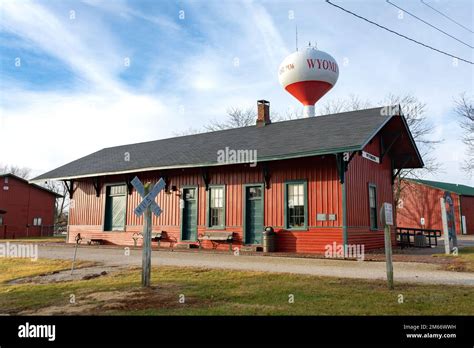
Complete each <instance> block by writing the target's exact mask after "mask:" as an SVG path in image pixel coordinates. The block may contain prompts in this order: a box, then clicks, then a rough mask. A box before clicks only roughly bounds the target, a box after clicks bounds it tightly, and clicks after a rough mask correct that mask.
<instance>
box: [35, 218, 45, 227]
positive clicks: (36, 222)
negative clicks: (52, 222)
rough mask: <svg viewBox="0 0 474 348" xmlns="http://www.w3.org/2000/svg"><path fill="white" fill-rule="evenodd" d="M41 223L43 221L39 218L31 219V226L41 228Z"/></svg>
mask: <svg viewBox="0 0 474 348" xmlns="http://www.w3.org/2000/svg"><path fill="white" fill-rule="evenodd" d="M42 223H43V219H42V218H40V217H37V218H34V219H33V226H41V225H42Z"/></svg>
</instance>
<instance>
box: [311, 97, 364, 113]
mask: <svg viewBox="0 0 474 348" xmlns="http://www.w3.org/2000/svg"><path fill="white" fill-rule="evenodd" d="M372 106H373V105H372V103H371V102H370V101H368V100H362V99H361V98H360V97H358V96H357V95H355V94H351V95H349V96H348V97H347V98H342V99H327V100H325V101H324V102H323V103H322V104H321V105H317V108H318V111H317V114H318V115H329V114H337V113H340V112H346V111H354V110H362V109H367V108H370V107H372Z"/></svg>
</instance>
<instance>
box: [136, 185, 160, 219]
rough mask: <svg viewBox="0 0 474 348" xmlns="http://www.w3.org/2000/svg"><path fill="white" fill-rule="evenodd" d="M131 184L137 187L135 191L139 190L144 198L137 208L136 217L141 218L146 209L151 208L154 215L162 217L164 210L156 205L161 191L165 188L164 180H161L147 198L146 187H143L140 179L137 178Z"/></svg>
mask: <svg viewBox="0 0 474 348" xmlns="http://www.w3.org/2000/svg"><path fill="white" fill-rule="evenodd" d="M131 184H132V185H133V187H135V190H137V192H138V193H139V194H140V196H141V197H142V198H143V200H142V201H141V202H140V204H139V205H138V206H137V207H136V208H135V211H134V212H135V215H137V216H141V215H142V214H143V213H144V212H145V210H146V208H148V207H150V209H151V211H152V212H153V214H155V215H156V216H160V214H161V212H162V210H161V208H160V206H159V205H158V204H156V202H155V198H156V196H158V194H159V193H160V192H161V190H163V189H164V188H165V186H166V183H165V181H164V180H163V179H160V180H159V181H158V182H157V183H156V184H155V186H153V188H152V189H151V191H150V192H149V193H148V194H147V195H146V196H145V187H144V186H143V184H142V182H141V181H140V179H138V177H135V178H134V179H133V180H132V181H131Z"/></svg>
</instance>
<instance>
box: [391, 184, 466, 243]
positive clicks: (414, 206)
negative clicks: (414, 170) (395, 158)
mask: <svg viewBox="0 0 474 348" xmlns="http://www.w3.org/2000/svg"><path fill="white" fill-rule="evenodd" d="M446 193H449V195H450V196H451V199H452V201H453V208H454V219H453V221H454V228H455V231H456V234H474V187H470V186H466V185H459V184H451V183H445V182H439V181H429V180H415V179H405V180H403V182H402V192H401V195H400V201H399V205H398V209H397V225H398V226H400V227H408V228H411V227H414V228H424V229H432V230H441V231H443V223H442V220H441V203H440V198H441V197H444V196H445V194H446Z"/></svg>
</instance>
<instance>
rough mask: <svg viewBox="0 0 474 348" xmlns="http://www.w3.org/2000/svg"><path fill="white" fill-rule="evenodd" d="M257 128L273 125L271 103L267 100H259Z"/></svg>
mask: <svg viewBox="0 0 474 348" xmlns="http://www.w3.org/2000/svg"><path fill="white" fill-rule="evenodd" d="M257 110H258V114H257V127H264V126H266V125H267V124H270V123H272V121H271V120H270V102H269V101H267V100H257Z"/></svg>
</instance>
